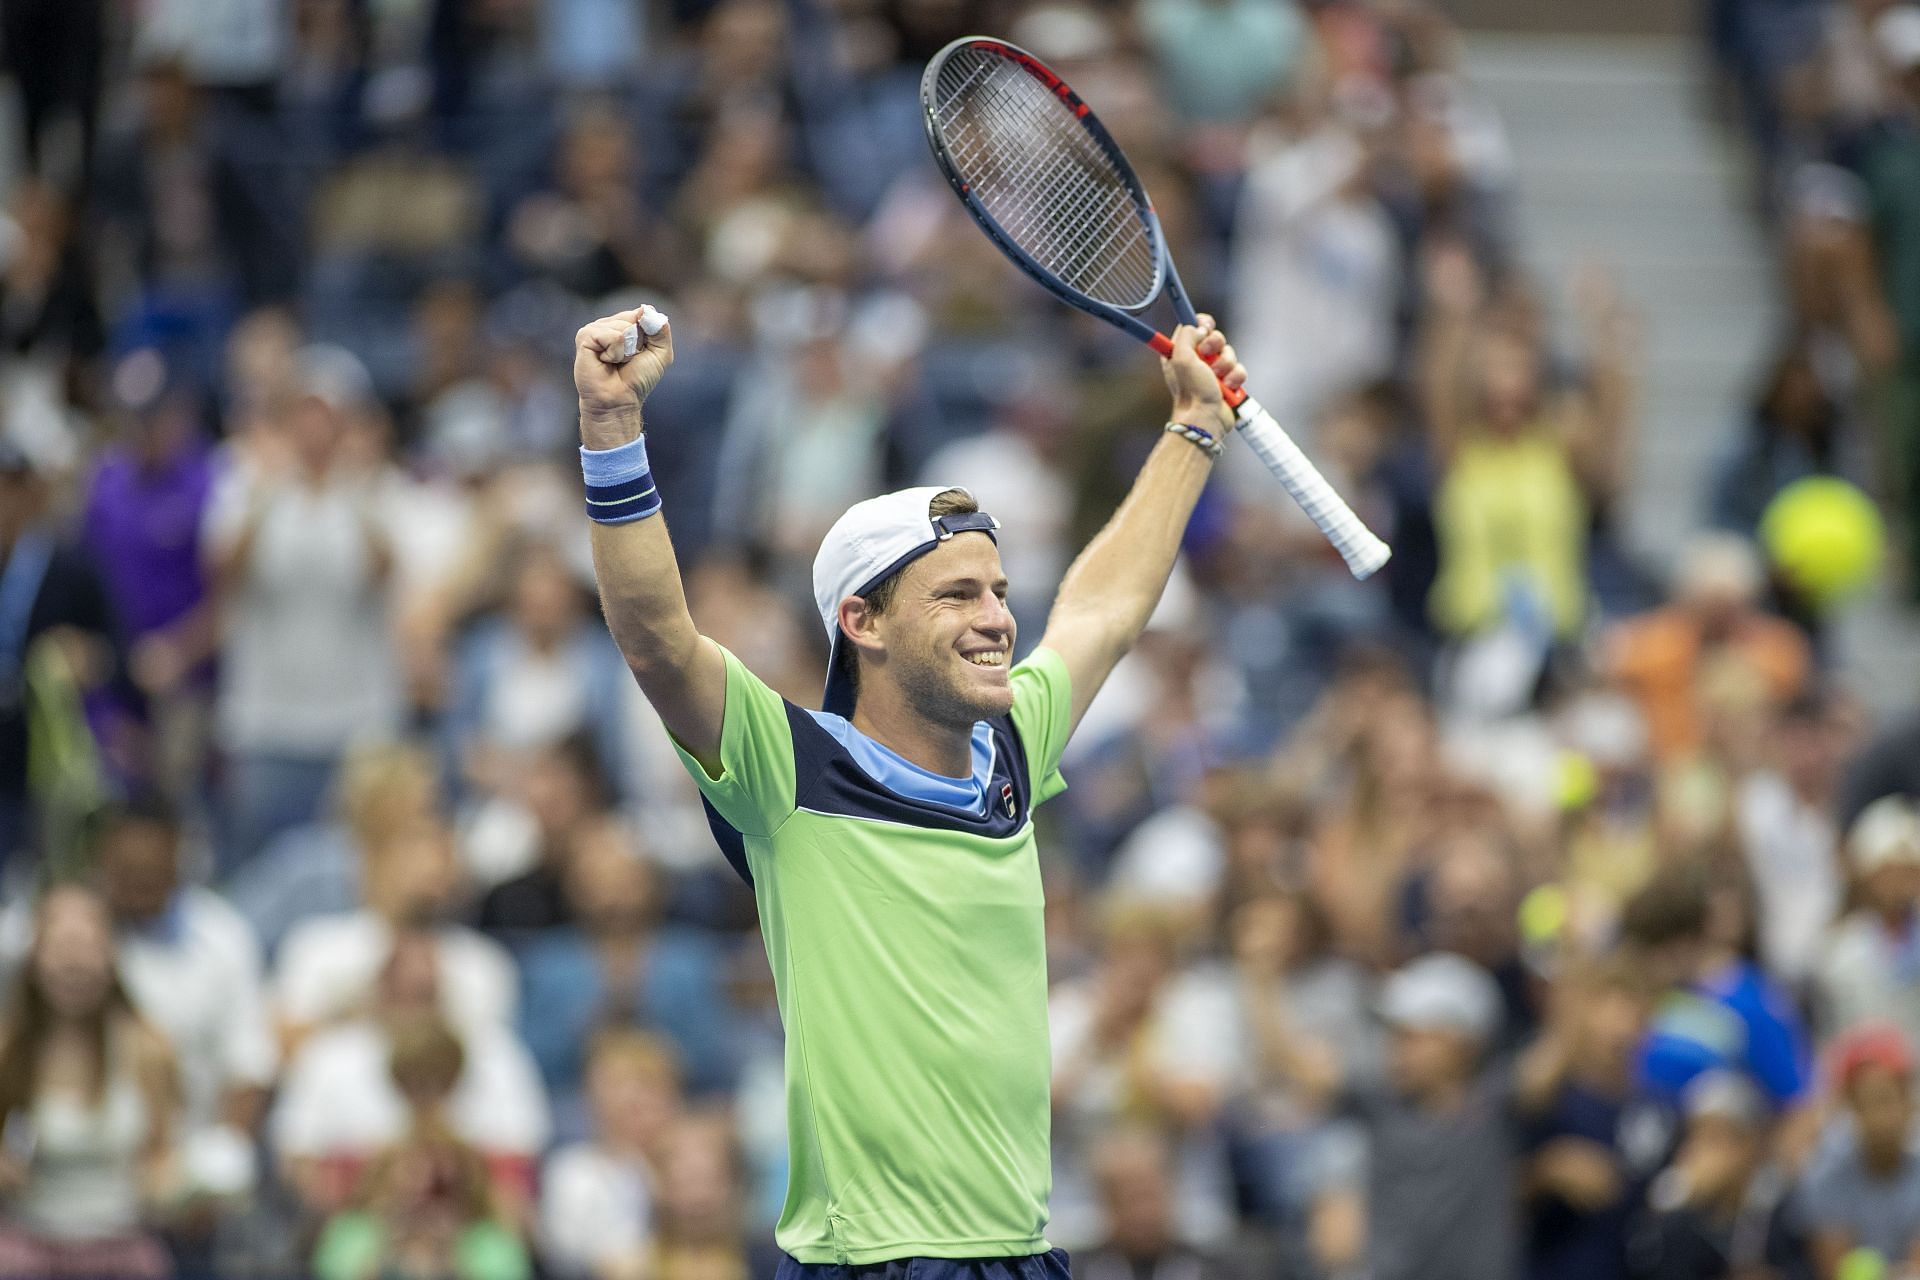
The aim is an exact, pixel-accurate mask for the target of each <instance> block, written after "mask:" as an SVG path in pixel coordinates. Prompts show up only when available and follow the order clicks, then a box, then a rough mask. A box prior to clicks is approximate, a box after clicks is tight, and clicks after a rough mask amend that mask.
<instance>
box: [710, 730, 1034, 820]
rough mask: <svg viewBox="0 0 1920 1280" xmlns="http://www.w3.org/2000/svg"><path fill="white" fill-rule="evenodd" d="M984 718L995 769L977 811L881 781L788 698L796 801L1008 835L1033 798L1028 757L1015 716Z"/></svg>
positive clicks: (820, 808) (816, 808)
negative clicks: (905, 793)
mask: <svg viewBox="0 0 1920 1280" xmlns="http://www.w3.org/2000/svg"><path fill="white" fill-rule="evenodd" d="M986 723H987V727H988V729H989V730H990V731H991V733H992V735H993V747H994V750H993V773H992V775H991V777H990V778H989V780H988V785H987V807H986V812H985V814H983V815H974V814H971V813H965V812H962V811H961V810H958V809H954V808H950V807H949V806H947V805H943V804H934V803H932V802H930V801H926V800H917V799H914V798H913V797H911V796H903V795H900V794H899V793H897V792H895V791H892V790H890V789H889V788H887V787H883V786H881V785H880V784H879V783H878V782H875V781H874V780H873V778H871V777H870V776H868V774H867V772H866V770H864V769H862V768H861V767H860V766H859V765H858V764H857V763H855V761H854V758H853V756H852V754H851V753H850V752H848V750H847V749H846V748H845V747H844V746H842V745H840V741H839V739H837V738H835V737H834V736H833V735H832V734H831V733H828V732H827V731H826V730H825V729H823V728H821V727H820V725H819V724H818V723H817V722H816V721H815V720H814V718H813V716H812V714H811V713H810V712H807V711H805V710H803V709H801V708H800V707H796V706H794V705H793V704H792V703H788V704H787V724H788V726H789V727H790V728H791V729H792V731H793V766H794V792H795V795H794V803H795V804H796V805H797V806H798V807H800V808H802V809H806V810H809V811H811V812H813V813H825V814H832V815H834V816H836V817H846V818H872V819H876V820H878V821H881V822H897V823H900V824H901V825H903V826H910V827H931V828H933V829H934V830H937V831H953V832H957V833H960V834H964V835H975V836H986V837H989V838H992V839H1005V838H1006V837H1008V836H1011V835H1014V834H1015V833H1017V832H1018V831H1019V830H1020V829H1021V827H1023V826H1025V825H1026V821H1027V810H1028V807H1029V805H1030V798H1031V787H1030V785H1029V781H1028V778H1027V765H1026V760H1027V757H1026V753H1025V752H1023V751H1022V750H1021V749H1020V735H1019V734H1018V733H1016V732H1015V731H1014V728H1013V718H1012V717H1011V716H997V717H995V718H994V719H992V720H989V721H987V722H986ZM723 847H724V846H723Z"/></svg>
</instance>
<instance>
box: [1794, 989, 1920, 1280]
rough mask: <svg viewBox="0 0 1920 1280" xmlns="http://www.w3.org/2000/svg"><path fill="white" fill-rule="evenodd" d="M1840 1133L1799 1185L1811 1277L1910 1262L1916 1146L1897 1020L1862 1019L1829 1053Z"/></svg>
mask: <svg viewBox="0 0 1920 1280" xmlns="http://www.w3.org/2000/svg"><path fill="white" fill-rule="evenodd" d="M1828 1060H1829V1062H1830V1063H1831V1064H1832V1074H1833V1083H1834V1088H1835V1091H1836V1092H1837V1093H1838V1094H1839V1095H1840V1099H1841V1101H1842V1102H1844V1103H1845V1104H1846V1108H1847V1115H1846V1119H1845V1121H1844V1127H1845V1132H1844V1133H1843V1134H1841V1135H1840V1136H1839V1141H1838V1142H1836V1143H1834V1144H1832V1145H1830V1146H1829V1147H1828V1148H1827V1149H1826V1150H1825V1151H1823V1152H1822V1153H1821V1158H1820V1159H1819V1160H1817V1161H1816V1162H1815V1164H1814V1165H1813V1167H1812V1168H1810V1169H1808V1170H1807V1173H1806V1177H1805V1179H1804V1180H1803V1182H1802V1183H1801V1186H1800V1200H1801V1205H1800V1212H1801V1214H1802V1217H1803V1219H1804V1221H1805V1223H1806V1227H1807V1231H1808V1233H1809V1235H1810V1237H1811V1239H1810V1245H1811V1249H1812V1253H1813V1263H1814V1270H1815V1275H1816V1277H1817V1280H1839V1278H1840V1277H1842V1276H1845V1275H1851V1274H1855V1273H1856V1272H1857V1273H1859V1274H1863V1275H1864V1274H1867V1273H1868V1268H1869V1267H1870V1266H1871V1267H1872V1268H1873V1272H1872V1273H1873V1274H1876V1275H1885V1274H1888V1273H1889V1272H1893V1271H1897V1270H1899V1269H1907V1270H1911V1269H1912V1268H1914V1267H1915V1266H1920V1153H1917V1152H1916V1151H1915V1149H1914V1137H1915V1134H1914V1107H1913V1049H1912V1047H1911V1045H1909V1043H1908V1042H1907V1038H1906V1036H1905V1035H1903V1034H1902V1033H1901V1031H1900V1029H1899V1028H1898V1027H1895V1026H1893V1025H1891V1024H1889V1023H1878V1024H1874V1023H1863V1024H1861V1025H1860V1026H1857V1027H1855V1028H1854V1029H1853V1030H1851V1031H1849V1032H1847V1033H1846V1034H1845V1035H1844V1036H1842V1037H1841V1038H1840V1039H1838V1040H1836V1041H1835V1042H1834V1043H1833V1045H1832V1046H1831V1049H1830V1052H1829V1058H1828Z"/></svg>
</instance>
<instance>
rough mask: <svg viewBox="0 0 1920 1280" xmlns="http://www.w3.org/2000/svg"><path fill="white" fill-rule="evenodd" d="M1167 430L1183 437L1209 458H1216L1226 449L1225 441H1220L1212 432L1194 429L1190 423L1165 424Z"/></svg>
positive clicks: (1198, 428)
mask: <svg viewBox="0 0 1920 1280" xmlns="http://www.w3.org/2000/svg"><path fill="white" fill-rule="evenodd" d="M1167 430H1169V431H1171V432H1173V434H1175V435H1177V436H1184V437H1186V438H1187V439H1189V440H1191V441H1193V442H1194V443H1195V444H1197V445H1199V446H1200V449H1201V451H1202V452H1203V453H1205V454H1206V455H1207V456H1208V457H1209V458H1218V457H1219V456H1220V453H1221V451H1222V450H1224V449H1225V448H1226V447H1227V442H1226V441H1225V440H1222V439H1220V438H1219V437H1218V436H1216V435H1214V434H1213V432H1211V431H1207V430H1204V429H1203V428H1200V427H1196V426H1194V425H1192V424H1191V423H1186V422H1169V423H1168V424H1167Z"/></svg>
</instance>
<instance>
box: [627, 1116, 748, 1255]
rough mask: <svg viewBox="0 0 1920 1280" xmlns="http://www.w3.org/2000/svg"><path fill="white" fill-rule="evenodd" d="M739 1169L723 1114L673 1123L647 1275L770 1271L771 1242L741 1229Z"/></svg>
mask: <svg viewBox="0 0 1920 1280" xmlns="http://www.w3.org/2000/svg"><path fill="white" fill-rule="evenodd" d="M743 1172H744V1171H743V1169H742V1167H741V1161H740V1152H739V1147H738V1145H737V1143H736V1141H735V1138H734V1133H733V1127H732V1124H731V1123H730V1122H729V1121H728V1120H727V1119H726V1117H725V1116H723V1115H716V1114H712V1113H705V1114H700V1113H696V1114H694V1115H691V1116H687V1117H684V1118H683V1119H681V1120H680V1121H679V1122H678V1123H677V1124H675V1125H674V1126H673V1128H672V1129H671V1130H670V1131H669V1132H668V1134H667V1137H666V1140H665V1142H664V1144H663V1147H662V1152H661V1163H660V1184H659V1193H658V1195H657V1196H656V1198H655V1201H654V1205H655V1224H656V1229H655V1232H654V1241H655V1244H654V1249H653V1257H652V1261H651V1264H650V1266H649V1268H648V1272H647V1274H649V1275H653V1276H657V1277H659V1278H660V1280H701V1278H702V1277H712V1276H743V1275H750V1276H763V1275H771V1274H773V1271H774V1267H775V1265H776V1262H775V1257H776V1255H775V1254H774V1250H773V1249H772V1247H771V1242H769V1241H766V1240H762V1239H757V1238H755V1237H754V1236H753V1235H752V1234H751V1233H750V1232H749V1231H748V1229H747V1227H746V1224H745V1215H744V1213H743V1210H742V1203H741V1175H742V1173H743Z"/></svg>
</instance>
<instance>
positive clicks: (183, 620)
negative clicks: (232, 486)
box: [86, 349, 219, 801]
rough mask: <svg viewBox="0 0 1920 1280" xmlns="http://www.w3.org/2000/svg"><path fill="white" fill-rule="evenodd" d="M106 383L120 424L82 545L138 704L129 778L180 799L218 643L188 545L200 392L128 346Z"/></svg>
mask: <svg viewBox="0 0 1920 1280" xmlns="http://www.w3.org/2000/svg"><path fill="white" fill-rule="evenodd" d="M113 388H114V395H115V398H116V401H117V402H118V404H117V407H118V409H119V411H120V413H121V415H122V419H123V421H124V423H125V427H124V431H123V434H122V436H121V439H120V443H119V444H118V445H116V446H115V447H113V448H111V449H109V450H107V451H106V453H105V454H104V455H103V456H102V458H101V461H100V465H99V467H98V468H97V469H96V470H95V472H94V476H93V484H92V488H91V490H90V492H89V494H88V497H87V516H86V520H87V541H88V544H89V546H90V548H91V550H92V551H93V554H94V555H95V556H96V557H97V558H98V561H99V565H100V571H101V575H102V577H103V578H104V580H105V583H106V587H107V593H108V595H109V597H110V598H111V600H112V602H113V605H114V609H115V612H116V613H117V614H118V616H119V618H120V621H121V624H122V625H123V626H124V627H125V629H126V640H127V643H128V645H129V646H130V650H129V655H128V666H129V670H130V674H131V675H132V676H133V680H134V683H135V684H137V685H138V686H139V689H140V692H141V694H142V695H144V698H145V701H146V704H147V705H146V708H145V711H146V715H145V720H146V726H147V731H148V733H149V735H150V736H151V742H150V744H149V746H148V748H147V750H146V751H145V752H144V753H143V758H142V759H141V760H139V761H138V762H137V763H136V765H135V768H136V771H137V772H138V773H139V774H140V775H141V776H144V777H146V778H149V779H150V780H151V781H152V782H153V783H154V784H155V785H157V786H159V787H160V788H161V789H162V790H164V791H165V793H166V794H168V795H170V796H172V797H174V798H175V799H178V800H182V801H185V800H188V799H190V798H193V797H197V796H198V795H199V794H200V792H201V791H202V789H203V787H204V783H205V781H206V779H205V778H204V776H203V775H204V771H205V762H206V756H207V742H208V733H209V728H210V719H211V713H212V686H213V666H212V663H213V657H214V654H215V652H216V650H217V648H218V643H219V626H218V620H217V619H216V618H215V616H214V611H213V601H212V599H211V598H210V597H209V594H208V591H207V583H206V579H205V575H204V574H203V573H202V571H201V565H200V542H199V538H200V522H201V519H202V517H203V515H204V513H205V509H206V504H207V499H208V496H209V494H210V493H211V491H212V487H213V474H214V465H213V459H212V455H211V453H210V451H209V449H208V447H207V442H206V439H205V436H204V432H203V428H202V419H203V413H204V408H203V405H202V397H201V394H200V391H199V388H198V387H197V386H195V385H194V383H193V380H192V377H191V375H189V374H188V373H187V372H186V371H185V370H184V369H182V368H181V367H180V365H179V364H178V362H177V361H176V362H169V361H168V359H167V357H166V356H165V355H164V354H163V353H162V352H160V351H157V350H153V349H145V350H141V351H137V352H135V353H133V354H132V355H129V356H127V357H125V358H124V359H122V360H121V361H120V362H119V363H118V364H117V365H115V366H114V373H113Z"/></svg>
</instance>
